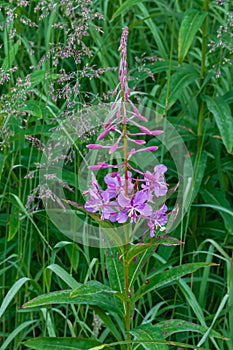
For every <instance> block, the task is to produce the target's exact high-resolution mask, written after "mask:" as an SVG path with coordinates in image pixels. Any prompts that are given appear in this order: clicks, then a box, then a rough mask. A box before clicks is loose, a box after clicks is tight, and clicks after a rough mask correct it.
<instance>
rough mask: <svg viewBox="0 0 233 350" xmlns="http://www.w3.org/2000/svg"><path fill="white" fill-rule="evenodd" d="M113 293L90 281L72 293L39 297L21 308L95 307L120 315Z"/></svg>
mask: <svg viewBox="0 0 233 350" xmlns="http://www.w3.org/2000/svg"><path fill="white" fill-rule="evenodd" d="M115 293H116V292H115V291H112V290H110V289H108V287H107V286H104V285H102V284H101V283H98V282H97V281H90V282H88V283H86V284H83V285H81V286H80V287H79V288H77V289H75V290H74V291H73V290H72V289H69V290H63V291H57V292H51V293H47V294H43V295H40V296H39V297H37V298H34V299H32V300H30V301H28V302H27V303H25V304H24V305H23V306H22V307H23V308H24V309H27V308H32V307H38V306H45V305H50V304H77V305H95V306H98V307H100V308H101V309H102V310H105V311H110V310H111V311H113V312H117V313H121V302H120V301H119V300H118V299H116V298H114V296H113V295H114V294H115Z"/></svg>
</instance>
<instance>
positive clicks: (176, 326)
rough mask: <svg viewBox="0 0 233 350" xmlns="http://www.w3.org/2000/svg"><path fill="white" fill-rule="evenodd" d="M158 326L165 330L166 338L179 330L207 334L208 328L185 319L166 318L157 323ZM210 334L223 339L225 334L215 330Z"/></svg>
mask: <svg viewBox="0 0 233 350" xmlns="http://www.w3.org/2000/svg"><path fill="white" fill-rule="evenodd" d="M156 327H157V328H159V329H161V330H162V331H163V334H164V337H165V338H167V337H170V335H172V334H175V333H179V332H197V333H201V334H205V332H206V331H207V330H208V328H207V327H204V326H201V325H199V324H195V323H192V322H188V321H184V320H165V321H162V322H159V323H156ZM210 336H211V337H215V338H219V339H223V336H222V335H221V334H220V333H218V332H216V331H214V330H211V331H210Z"/></svg>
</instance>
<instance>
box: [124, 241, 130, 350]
mask: <svg viewBox="0 0 233 350" xmlns="http://www.w3.org/2000/svg"><path fill="white" fill-rule="evenodd" d="M128 250H129V244H127V245H126V246H125V251H124V287H125V294H126V297H127V298H128V297H129V293H130V290H129V264H128V261H127V258H126V257H127V253H128ZM124 306H125V330H126V340H127V341H129V343H127V350H131V343H130V340H131V334H130V301H125V302H124Z"/></svg>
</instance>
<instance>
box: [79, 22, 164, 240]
mask: <svg viewBox="0 0 233 350" xmlns="http://www.w3.org/2000/svg"><path fill="white" fill-rule="evenodd" d="M127 36H128V28H127V27H125V28H123V34H122V38H121V44H120V48H119V49H120V51H121V53H120V68H119V72H118V76H119V81H120V84H119V86H120V89H121V90H120V92H121V94H120V92H119V93H117V89H118V87H117V88H116V89H115V91H114V95H116V100H115V102H114V103H113V105H112V109H111V112H110V117H109V118H108V120H107V121H106V122H105V125H104V129H105V130H104V131H103V132H101V134H100V135H99V137H98V140H99V141H101V140H103V139H104V138H105V137H106V135H108V134H109V132H110V131H111V133H117V134H118V136H117V141H116V142H114V144H113V145H112V144H109V145H104V146H102V145H101V144H89V145H87V147H88V148H89V149H92V150H94V151H95V150H98V149H103V148H105V149H109V153H114V152H115V151H116V150H118V151H119V150H120V149H122V150H123V153H124V157H123V159H124V160H123V161H121V162H120V163H118V164H117V165H111V164H107V163H101V162H99V163H98V164H96V165H92V166H89V169H90V170H101V169H103V168H105V169H106V168H109V169H110V168H112V169H113V168H117V171H115V172H112V173H109V174H107V175H106V176H105V177H104V182H105V185H107V188H106V189H104V190H101V189H100V188H99V185H98V182H97V180H96V178H95V176H94V174H92V180H91V182H90V187H89V190H88V191H85V192H84V194H89V196H90V198H89V200H88V201H87V202H86V204H85V209H86V210H88V211H91V212H95V213H100V215H101V219H108V220H110V221H112V222H118V223H120V224H121V223H125V222H127V221H130V222H131V223H136V222H137V220H138V219H140V218H143V219H146V220H148V226H149V231H150V236H151V237H154V235H155V234H154V231H155V230H156V229H157V228H158V227H160V230H163V229H164V226H165V225H166V223H167V214H166V213H167V206H166V205H165V204H164V205H162V206H161V208H160V209H158V210H153V208H152V206H151V205H149V204H148V202H151V203H155V201H156V199H157V198H159V197H162V196H164V195H165V194H166V193H167V191H168V185H167V183H166V181H165V176H164V174H165V173H166V171H167V167H166V166H165V165H163V164H159V165H156V166H155V167H154V171H153V172H150V171H146V172H143V171H141V170H139V169H136V168H135V167H134V165H133V164H132V163H131V158H132V157H133V156H134V155H135V154H136V153H138V152H143V151H146V152H154V151H156V150H157V149H158V147H157V146H148V147H146V146H145V147H143V145H145V144H146V137H145V139H143V138H142V137H141V136H147V137H148V136H153V137H154V136H157V135H160V134H161V133H162V132H163V131H162V130H150V129H148V128H147V127H146V126H144V125H142V123H144V122H147V119H146V118H145V117H144V116H142V115H141V113H140V112H139V110H138V108H137V107H136V106H135V105H134V104H133V102H132V101H131V100H130V98H129V97H130V89H129V87H128V78H127V61H126V48H127ZM120 95H121V96H122V97H119V96H120ZM127 107H130V110H128V109H127ZM135 119H136V120H140V123H139V122H138V121H135ZM130 125H132V126H133V128H134V129H135V127H136V128H137V129H138V131H136V132H133V133H132V132H130V131H129V127H130ZM138 136H140V139H139V138H138ZM131 143H134V144H136V145H135V147H137V149H136V148H131V149H130V147H129V145H130V144H131ZM129 170H130V171H129ZM131 171H132V172H135V173H137V176H136V178H134V177H133V174H132V172H131Z"/></svg>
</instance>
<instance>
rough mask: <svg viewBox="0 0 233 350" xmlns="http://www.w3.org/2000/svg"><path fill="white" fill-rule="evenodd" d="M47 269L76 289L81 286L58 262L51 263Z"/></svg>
mask: <svg viewBox="0 0 233 350" xmlns="http://www.w3.org/2000/svg"><path fill="white" fill-rule="evenodd" d="M47 269H49V270H51V271H53V272H54V273H55V274H56V275H57V276H59V277H60V278H61V279H62V280H63V281H64V282H65V283H66V284H67V285H68V286H69V287H71V288H73V289H75V288H78V287H80V286H81V284H80V283H78V282H77V281H76V280H75V279H74V278H73V277H72V276H71V275H70V274H68V272H66V271H65V270H64V269H63V268H62V267H61V266H59V265H57V264H51V265H49V266H48V267H47Z"/></svg>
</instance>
